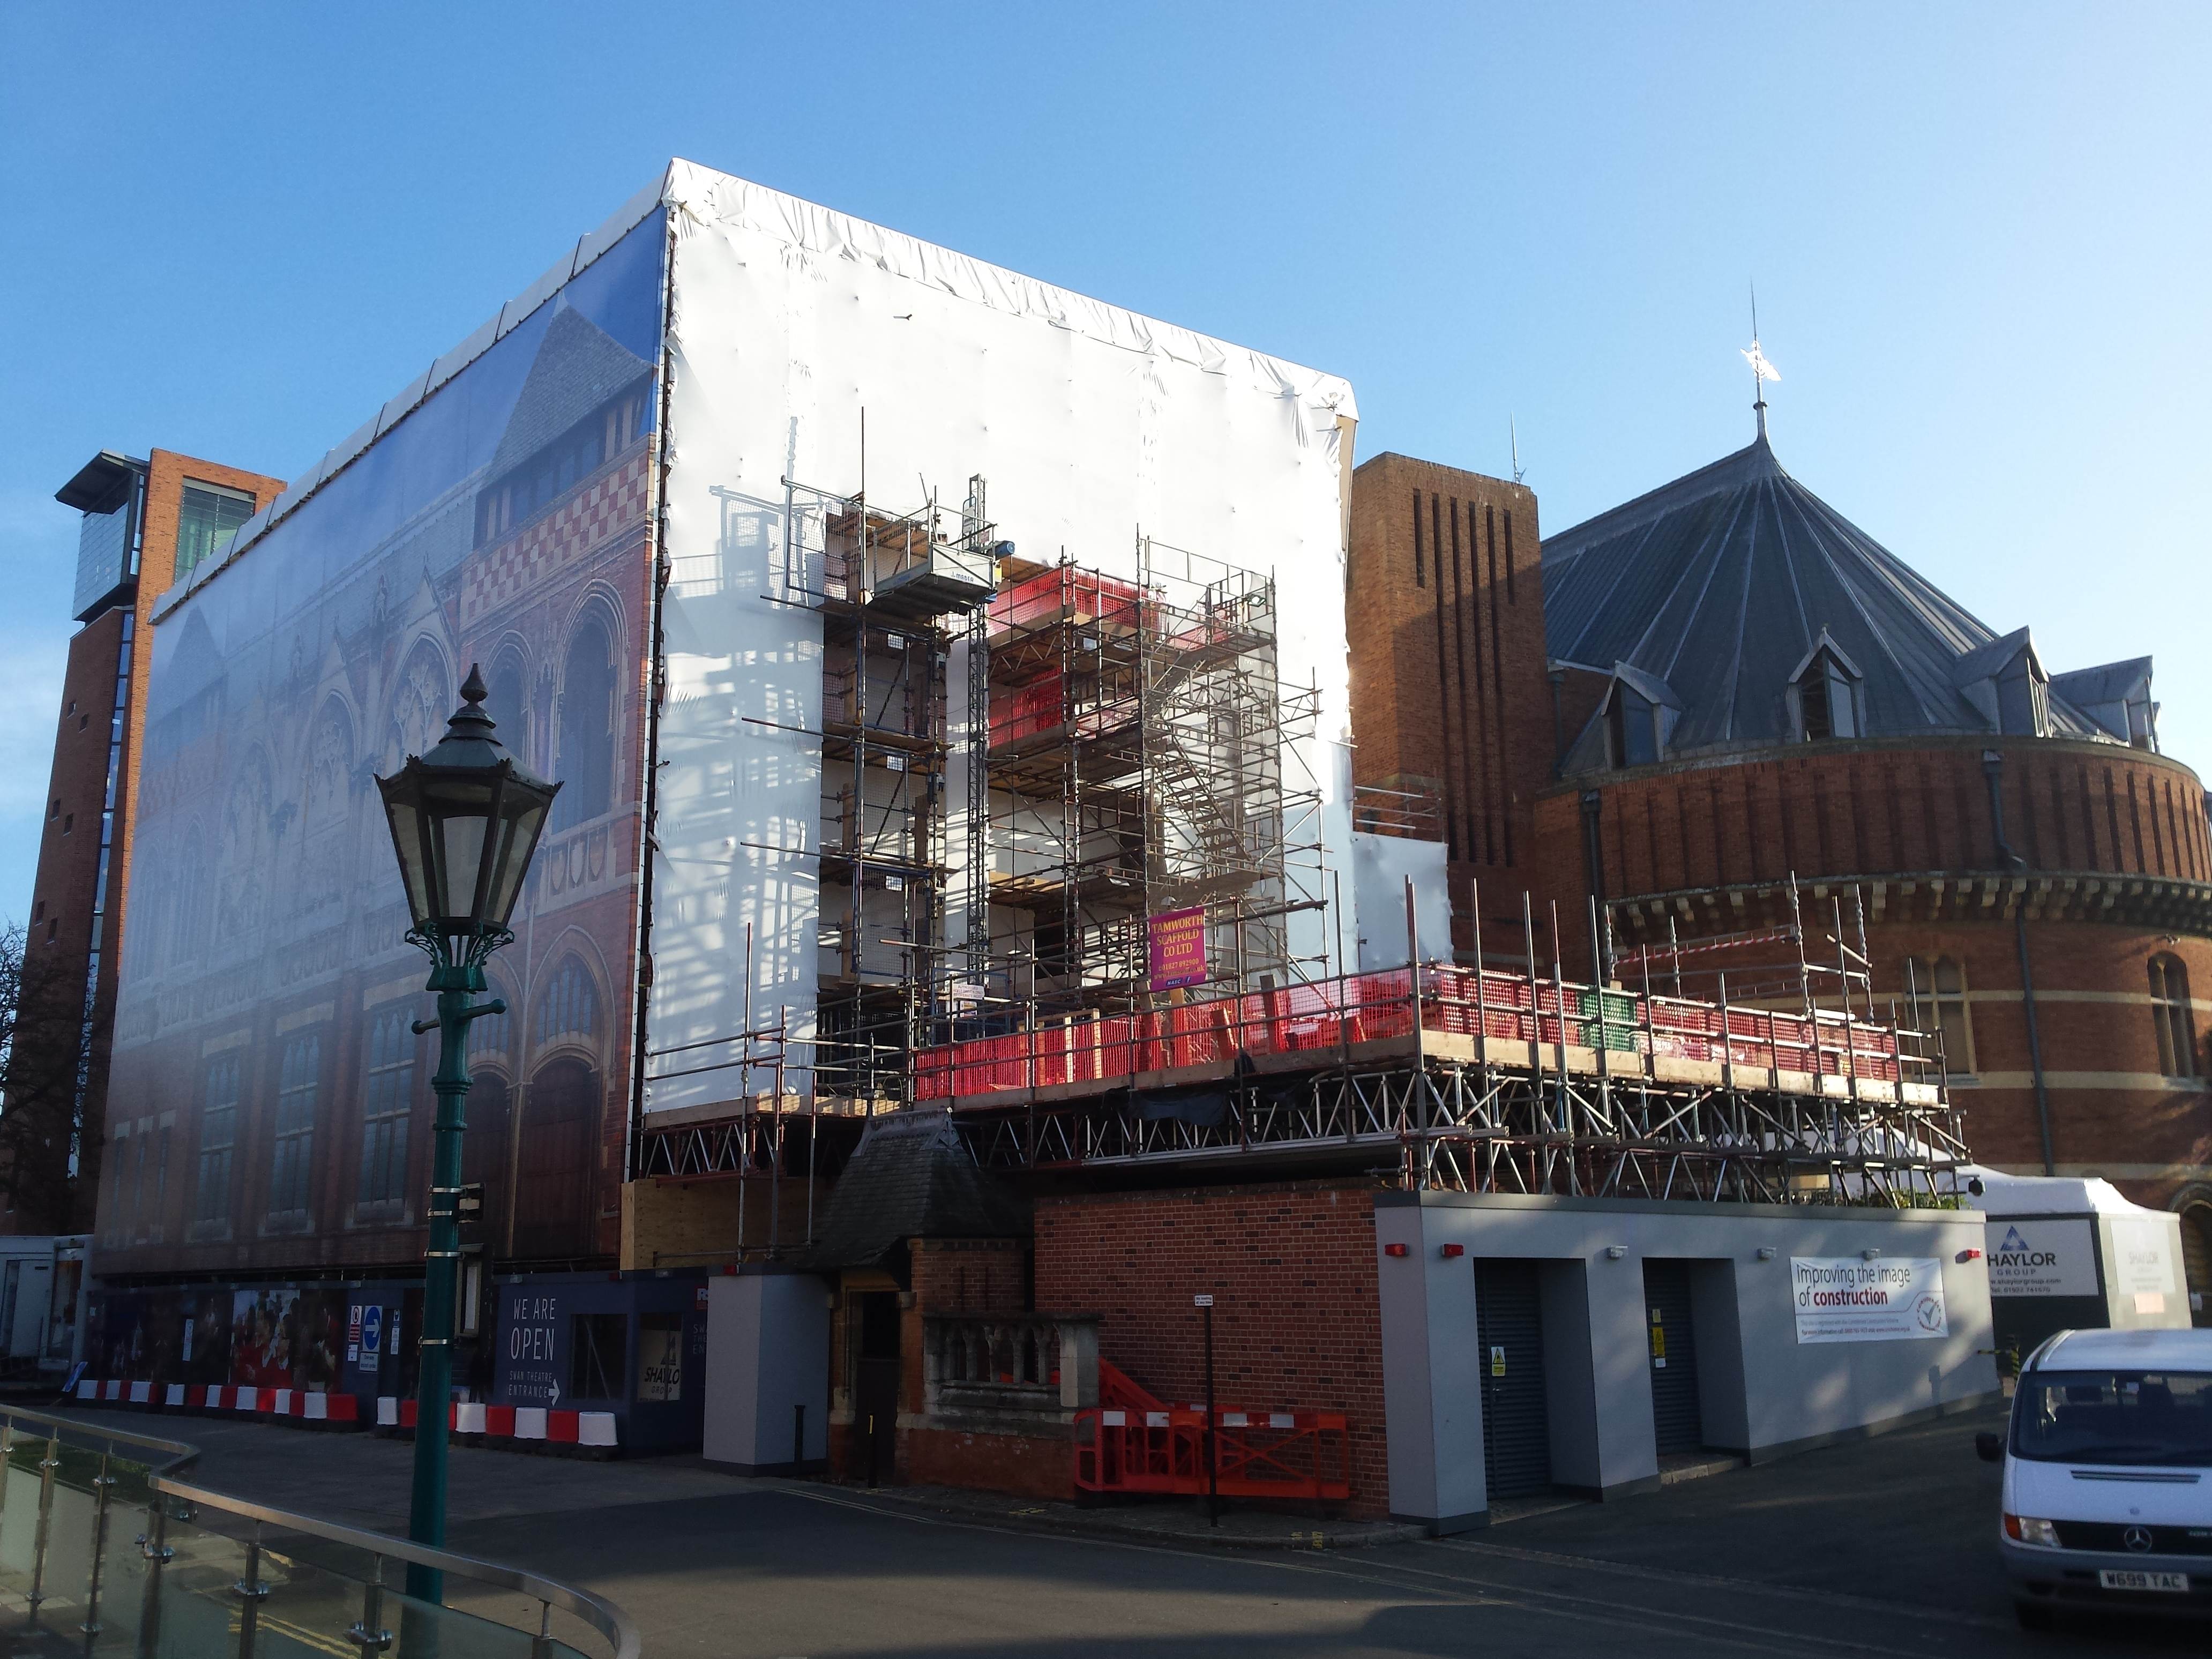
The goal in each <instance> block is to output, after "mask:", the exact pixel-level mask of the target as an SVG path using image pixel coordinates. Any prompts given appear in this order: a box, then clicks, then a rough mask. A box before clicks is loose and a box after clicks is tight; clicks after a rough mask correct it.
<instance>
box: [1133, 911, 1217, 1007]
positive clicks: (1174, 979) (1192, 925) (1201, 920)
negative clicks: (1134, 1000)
mask: <svg viewBox="0 0 2212 1659" xmlns="http://www.w3.org/2000/svg"><path fill="white" fill-rule="evenodd" d="M1146 933H1148V934H1149V935H1150V936H1151V939H1152V989H1154V990H1155V991H1179V990H1181V989H1182V987H1185V986H1186V985H1203V984H1205V983H1206V907H1205V906H1204V905H1194V906H1192V907H1191V908H1189V909H1188V910H1163V911H1161V912H1160V913H1159V915H1156V916H1153V917H1152V918H1151V919H1150V921H1147V922H1146Z"/></svg>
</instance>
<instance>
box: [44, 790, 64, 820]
mask: <svg viewBox="0 0 2212 1659" xmlns="http://www.w3.org/2000/svg"><path fill="white" fill-rule="evenodd" d="M61 815H62V801H61V797H60V796H58V795H57V796H55V797H54V803H53V805H51V806H49V807H48V808H46V817H47V818H48V819H49V820H52V819H54V818H58V817H61Z"/></svg>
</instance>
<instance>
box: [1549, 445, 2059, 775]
mask: <svg viewBox="0 0 2212 1659" xmlns="http://www.w3.org/2000/svg"><path fill="white" fill-rule="evenodd" d="M1543 561H1544V562H1543V568H1544V611H1545V631H1546V635H1547V647H1548V650H1549V653H1550V655H1551V656H1552V657H1553V658H1554V659H1559V660H1563V661H1568V662H1576V663H1590V664H1597V663H1616V662H1618V663H1626V664H1628V665H1631V666H1632V667H1634V668H1637V669H1639V670H1641V671H1644V673H1647V674H1650V675H1654V676H1656V677H1657V678H1661V679H1662V680H1664V681H1665V682H1666V683H1667V684H1668V686H1669V687H1670V688H1671V689H1672V690H1674V693H1675V694H1676V696H1679V697H1680V700H1681V703H1682V709H1683V713H1682V718H1681V719H1680V721H1678V722H1677V724H1676V726H1675V727H1674V733H1673V736H1672V738H1671V739H1670V741H1669V744H1668V748H1669V750H1671V751H1673V752H1674V753H1676V754H1687V753H1692V752H1695V751H1698V750H1719V749H1729V748H1751V747H1764V746H1766V745H1769V744H1778V743H1786V742H1788V741H1790V739H1791V738H1793V737H1794V735H1795V733H1794V731H1793V730H1792V728H1791V726H1790V714H1789V706H1788V701H1787V688H1788V685H1789V681H1790V672H1791V671H1792V669H1793V668H1794V667H1795V666H1796V665H1798V664H1800V663H1802V661H1803V660H1804V659H1805V658H1806V656H1807V654H1808V653H1809V652H1810V651H1811V650H1812V649H1813V647H1814V645H1815V643H1817V641H1819V639H1820V635H1821V634H1822V632H1823V631H1824V630H1825V631H1826V633H1827V635H1829V637H1830V638H1831V639H1832V641H1833V642H1834V644H1835V647H1836V648H1837V650H1838V652H1840V653H1843V654H1844V656H1845V657H1847V658H1848V659H1850V662H1851V663H1852V665H1854V666H1855V667H1857V669H1858V670H1859V671H1860V672H1861V674H1862V675H1863V689H1864V697H1865V708H1866V722H1867V724H1866V731H1865V732H1864V733H1863V735H1866V736H1872V737H1885V736H1906V735H1914V734H1918V733H1923V732H1984V731H1986V730H1988V724H1987V722H1986V721H1985V720H1983V719H1982V717H1981V716H1980V715H1979V714H1978V713H1977V711H1976V710H1975V709H1974V708H1973V707H1972V704H1970V703H1969V702H1967V701H1966V699H1965V698H1964V697H1963V696H1961V695H1960V691H1959V690H1958V687H1957V683H1956V681H1955V679H1954V673H1955V671H1956V669H1957V666H1958V664H1959V661H1960V657H1961V656H1962V655H1963V654H1965V653H1971V652H1978V651H1979V650H1980V649H1981V648H1982V647H1989V646H1990V645H1992V644H1993V643H1996V641H1997V638H1998V636H1997V635H1996V633H1995V632H1994V631H1993V630H1992V629H1990V628H1989V627H1987V626H1986V625H1985V624H1984V623H1982V622H1981V621H1979V620H1978V618H1977V617H1974V616H1973V615H1972V613H1970V612H1969V611H1966V609H1964V608H1963V607H1962V606H1960V605H1958V604H1957V603H1955V602H1954V600H1952V599H1950V598H1949V597H1948V595H1946V594H1945V593H1943V592H1942V591H1941V590H1940V589H1938V588H1936V586H1933V585H1932V584H1931V583H1929V582H1928V581H1927V580H1924V579H1923V577H1921V576H1920V575H1919V574H1917V573H1916V572H1915V571H1913V570H1912V569H1911V568H1909V567H1908V566H1906V565H1905V563H1904V562H1902V561H1901V560H1899V559H1898V558H1897V557H1896V556H1894V555H1893V554H1891V553H1890V552H1889V551H1888V550H1887V549H1885V548H1884V547H1882V546H1881V544H1879V543H1877V542H1875V540H1874V539H1873V538H1871V537H1869V536H1868V535H1867V534H1866V533H1865V532H1863V531H1862V530H1860V529H1859V528H1858V527H1857V526H1855V525H1853V524H1851V523H1850V521H1849V520H1846V519H1844V517H1843V516H1842V515H1841V514H1840V513H1837V512H1836V511H1835V509H1834V508H1832V507H1829V506H1828V505H1827V503H1826V502H1825V501H1821V500H1820V498H1819V497H1818V496H1817V495H1814V494H1813V493H1812V491H1810V490H1808V489H1806V488H1805V487H1804V486H1803V485H1802V484H1801V483H1798V482H1797V481H1796V479H1795V478H1793V477H1790V474H1789V472H1788V471H1785V470H1784V468H1783V466H1782V464H1781V463H1780V462H1779V461H1778V460H1777V459H1775V456H1774V453H1773V451H1772V450H1771V448H1770V447H1768V446H1767V443H1766V441H1765V439H1764V438H1761V439H1759V440H1758V441H1755V442H1753V444H1751V445H1750V446H1749V447H1747V448H1744V449H1741V450H1738V451H1737V452H1736V453H1735V454H1733V455H1729V456H1726V457H1724V458H1723V459H1720V460H1718V461H1716V462H1714V463H1713V464H1712V465H1710V466H1705V467H1701V468H1699V470H1698V471H1695V472H1692V473H1689V474H1687V475H1686V476H1685V477H1680V478H1678V479H1676V480H1674V482H1673V483H1668V484H1665V485H1662V487H1661V488H1659V489H1655V490H1653V491H1651V492H1650V494H1649V495H1642V496H1639V497H1638V498H1637V499H1636V500H1635V501H1629V502H1626V503H1625V504H1624V505H1622V506H1620V507H1614V508H1613V509H1612V510H1611V511H1610V512H1607V513H1600V514H1599V515H1598V516H1597V517H1595V518H1594V519H1591V520H1588V521H1586V522H1585V523H1583V524H1580V525H1577V526H1574V527H1573V528H1572V529H1570V530H1565V531H1562V532H1559V533H1558V534H1556V535H1553V536H1550V537H1547V538H1545V542H1544V555H1543ZM2025 637H2026V630H2025V629H2023V630H2021V638H2023V639H2024V638H2025ZM2006 654H2008V653H2006ZM2051 714H2052V724H2053V726H2054V727H2055V729H2056V731H2057V734H2059V735H2063V736H2070V737H2087V736H2092V735H2098V729H2097V727H2096V726H2094V724H2093V722H2092V721H2090V720H2087V719H2085V718H2083V717H2082V716H2081V714H2079V713H2078V712H2076V711H2075V710H2074V709H2072V708H2068V707H2066V706H2064V703H2063V699H2060V700H2055V701H2054V702H2053V704H2052V708H2051Z"/></svg>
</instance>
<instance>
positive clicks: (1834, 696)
mask: <svg viewBox="0 0 2212 1659" xmlns="http://www.w3.org/2000/svg"><path fill="white" fill-rule="evenodd" d="M1858 696H1859V676H1858V671H1857V669H1855V668H1853V667H1852V666H1851V665H1850V664H1849V663H1847V662H1845V661H1844V659H1843V657H1842V655H1841V653H1838V651H1837V650H1836V648H1835V647H1834V645H1833V644H1832V642H1831V641H1829V639H1828V636H1827V635H1826V634H1825V633H1823V634H1822V635H1821V636H1820V643H1819V644H1818V645H1816V646H1815V647H1814V649H1813V654H1812V655H1811V656H1810V657H1809V658H1808V659H1806V662H1805V665H1804V666H1803V667H1802V668H1800V669H1799V670H1798V671H1797V675H1796V678H1795V679H1793V680H1792V681H1790V705H1791V708H1792V709H1793V711H1794V713H1795V714H1796V726H1797V739H1798V741H1799V742H1801V743H1819V742H1820V741H1822V740H1823V739H1825V738H1855V737H1857V736H1859V735H1860V733H1859V717H1858Z"/></svg>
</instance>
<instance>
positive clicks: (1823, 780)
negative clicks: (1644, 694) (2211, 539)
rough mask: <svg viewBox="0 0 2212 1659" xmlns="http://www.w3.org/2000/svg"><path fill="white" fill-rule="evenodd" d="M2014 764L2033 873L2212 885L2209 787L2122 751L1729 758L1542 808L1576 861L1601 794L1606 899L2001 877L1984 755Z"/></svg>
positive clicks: (1578, 875)
mask: <svg viewBox="0 0 2212 1659" xmlns="http://www.w3.org/2000/svg"><path fill="white" fill-rule="evenodd" d="M1989 748H1996V749H1997V750H2000V751H2001V752H2002V754H2003V755H2004V757H2005V759H2004V772H2003V793H2004V820H2005V822H2004V828H2005V837H2006V840H2007V841H2008V843H2009V844H2010V847H2011V849H2012V851H2013V852H2014V853H2015V854H2018V855H2019V856H2020V857H2021V858H2022V859H2025V860H2027V867H2028V868H2029V869H2031V870H2051V871H2067V872H2105V873H2112V874H2124V875H2149V876H2162V877H2166V878H2177V879H2180V880H2185V881H2207V880H2212V847H2208V845H2207V842H2206V823H2205V815H2204V809H2203V784H2201V783H2200V782H2198V781H2197V776H2196V775H2195V774H2194V773H2192V772H2191V771H2190V770H2189V769H2188V768H2187V767H2185V766H2183V765H2181V764H2180V763H2178V762H2175V761H2172V760H2168V759H2166V757H2163V756H2159V755H2153V754H2149V753H2147V752H2145V751H2143V750H2133V749H2123V748H2120V747H2118V745H2117V744H2093V743H2075V742H2068V741H2063V740H2058V739H2051V738H2045V739H2041V740H2037V739H2021V738H2009V739H1990V740H1984V739H1982V738H1959V739H1955V740H1943V741H1941V742H1936V741H1930V742H1926V743H1923V744H1917V745H1914V744H1879V743H1872V744H1854V745H1850V746H1849V747H1842V746H1838V747H1833V748H1826V747H1824V749H1823V750H1822V751H1821V752H1820V753H1817V754H1813V753H1808V754H1804V755H1802V756H1800V755H1780V756H1770V757H1764V758H1759V759H1745V760H1741V761H1735V762H1730V763H1723V764H1707V765H1695V764H1691V765H1674V766H1668V767H1659V768H1650V769H1639V770H1638V771H1635V772H1631V773H1623V774H1619V775H1600V776H1597V777H1583V778H1577V779H1576V780H1574V781H1572V782H1571V784H1569V785H1567V786H1565V787H1561V788H1559V789H1555V790H1553V791H1551V792H1550V793H1547V794H1546V795H1545V797H1544V799H1542V800H1541V802H1539V803H1538V804H1537V805H1536V809H1535V816H1536V829H1537V833H1538V835H1539V836H1541V837H1542V839H1543V840H1544V841H1545V842H1546V843H1547V845H1550V846H1555V847H1558V848H1564V849H1565V850H1566V851H1568V852H1570V853H1571V855H1572V859H1571V863H1572V869H1573V875H1574V882H1573V887H1574V890H1575V892H1576V893H1577V896H1579V894H1580V892H1581V890H1582V840H1581V836H1582V829H1581V810H1582V809H1581V804H1580V798H1581V795H1582V793H1583V791H1585V790H1588V789H1592V788H1595V789H1598V790H1600V791H1601V793H1602V805H1601V818H1600V823H1601V832H1602V838H1603V847H1604V853H1605V871H1604V887H1605V894H1606V896H1612V897H1620V896H1624V895H1629V894H1639V893H1664V892H1675V891H1680V890H1684V889H1691V888H1700V887H1725V886H1729V885H1732V884H1741V883H1746V882H1756V881H1778V880H1780V879H1782V878H1784V877H1785V876H1787V875H1788V874H1789V873H1790V872H1791V871H1793V870H1794V871H1796V872H1797V874H1798V876H1799V877H1800V878H1802V879H1812V878H1817V877H1820V876H1823V875H1881V874H1903V873H1910V872H1928V871H1947V870H1959V871H1965V870H1993V869H1996V867H1998V862H1999V860H1998V856H1997V852H1996V841H1995V838H1994V836H1993V835H1992V834H1991V826H1990V804H1989V786H1988V784H1987V782H1986V781H1985V780H1984V776H1983V772H1982V754H1983V751H1984V750H1985V749H1989Z"/></svg>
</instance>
